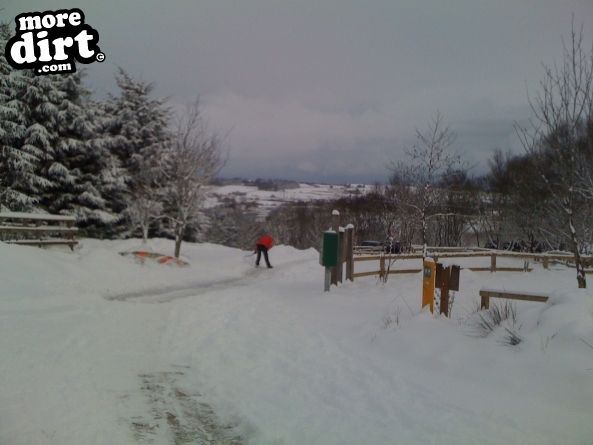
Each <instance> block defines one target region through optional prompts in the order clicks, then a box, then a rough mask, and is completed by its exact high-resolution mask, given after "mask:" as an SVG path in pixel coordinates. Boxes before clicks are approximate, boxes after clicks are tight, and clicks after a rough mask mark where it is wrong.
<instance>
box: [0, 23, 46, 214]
mask: <svg viewBox="0 0 593 445" xmlns="http://www.w3.org/2000/svg"><path fill="white" fill-rule="evenodd" d="M11 35H12V32H11V28H10V25H8V24H6V23H0V47H1V48H4V46H5V45H6V41H7V40H8V39H9V38H10V36H11ZM27 85H28V82H27V78H26V76H25V75H24V74H23V72H21V71H16V70H14V69H13V68H12V67H11V66H10V65H9V64H8V62H7V61H6V58H5V57H4V52H3V51H2V52H0V208H5V209H9V210H15V211H31V210H35V209H36V208H37V206H38V204H39V196H40V194H41V191H42V190H44V189H45V188H47V187H48V186H49V182H48V181H47V180H46V179H44V178H43V177H42V176H40V175H39V168H40V163H41V159H42V158H43V156H44V148H43V147H44V146H45V144H44V141H45V142H46V143H47V142H48V137H47V136H48V135H47V134H46V132H45V131H44V129H43V128H39V127H36V126H33V127H31V126H30V125H29V124H30V122H29V120H28V116H27V114H28V113H27V107H28V104H27V103H26V101H25V100H24V98H23V96H24V93H25V92H26V91H27ZM29 99H31V97H29Z"/></svg>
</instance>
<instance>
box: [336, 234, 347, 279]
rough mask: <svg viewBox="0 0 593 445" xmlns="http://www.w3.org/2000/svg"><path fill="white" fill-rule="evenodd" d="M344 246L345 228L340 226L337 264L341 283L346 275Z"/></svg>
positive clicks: (338, 277) (337, 277)
mask: <svg viewBox="0 0 593 445" xmlns="http://www.w3.org/2000/svg"><path fill="white" fill-rule="evenodd" d="M344 247H345V246H344V228H343V227H340V228H339V229H338V264H337V265H336V269H337V276H336V279H337V281H338V283H341V282H342V281H343V277H344V252H345V249H344Z"/></svg>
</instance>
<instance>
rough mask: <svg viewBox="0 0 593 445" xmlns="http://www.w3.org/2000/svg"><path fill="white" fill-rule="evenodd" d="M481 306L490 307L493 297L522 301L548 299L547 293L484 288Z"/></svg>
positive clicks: (481, 294)
mask: <svg viewBox="0 0 593 445" xmlns="http://www.w3.org/2000/svg"><path fill="white" fill-rule="evenodd" d="M480 298H481V302H480V307H481V309H488V308H489V307H490V299H491V298H504V299H507V300H520V301H536V302H539V303H545V302H547V301H548V296H547V295H541V294H534V293H528V292H525V293H523V292H507V291H505V290H494V289H482V290H481V291H480Z"/></svg>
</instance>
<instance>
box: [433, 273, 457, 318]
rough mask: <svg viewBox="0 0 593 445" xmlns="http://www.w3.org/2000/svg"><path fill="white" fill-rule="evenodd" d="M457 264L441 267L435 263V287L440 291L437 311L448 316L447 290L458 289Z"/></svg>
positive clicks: (448, 300)
mask: <svg viewBox="0 0 593 445" xmlns="http://www.w3.org/2000/svg"><path fill="white" fill-rule="evenodd" d="M459 271H460V267H459V266H449V267H443V265H442V264H441V263H437V264H436V276H435V287H437V288H439V289H440V291H441V296H440V301H439V308H440V310H439V313H441V314H445V317H449V315H450V313H449V306H450V304H449V302H450V299H449V291H458V290H459Z"/></svg>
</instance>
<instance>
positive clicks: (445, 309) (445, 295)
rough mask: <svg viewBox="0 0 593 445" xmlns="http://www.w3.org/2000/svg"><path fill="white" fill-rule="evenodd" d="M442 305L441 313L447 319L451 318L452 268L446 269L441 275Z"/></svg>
mask: <svg viewBox="0 0 593 445" xmlns="http://www.w3.org/2000/svg"><path fill="white" fill-rule="evenodd" d="M441 277H442V281H441V303H440V308H441V310H440V312H441V314H445V317H448V316H449V278H450V277H451V266H449V267H444V268H443V273H442V275H441Z"/></svg>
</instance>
